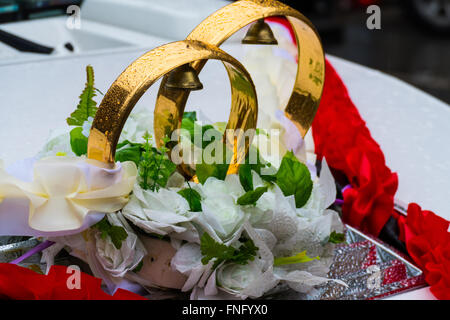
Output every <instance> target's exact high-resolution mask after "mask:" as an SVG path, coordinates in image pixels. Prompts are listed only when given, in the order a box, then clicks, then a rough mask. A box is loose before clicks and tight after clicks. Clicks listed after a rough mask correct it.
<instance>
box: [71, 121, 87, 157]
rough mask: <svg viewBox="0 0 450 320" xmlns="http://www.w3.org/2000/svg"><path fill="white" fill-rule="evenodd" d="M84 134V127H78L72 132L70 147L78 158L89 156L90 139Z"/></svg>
mask: <svg viewBox="0 0 450 320" xmlns="http://www.w3.org/2000/svg"><path fill="white" fill-rule="evenodd" d="M82 132H83V128H82V127H76V128H74V129H72V130H71V131H70V147H71V148H72V151H73V153H75V154H76V155H77V156H81V155H83V154H87V145H88V138H87V137H85V136H84V135H83V133H82Z"/></svg>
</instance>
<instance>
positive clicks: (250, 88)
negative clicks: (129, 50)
mask: <svg viewBox="0 0 450 320" xmlns="http://www.w3.org/2000/svg"><path fill="white" fill-rule="evenodd" d="M208 59H216V60H220V61H222V62H223V64H224V66H225V68H226V70H227V74H228V77H229V80H230V83H231V96H232V99H231V101H232V106H231V114H230V120H229V122H228V128H230V129H235V130H237V129H242V130H244V131H245V130H247V129H255V128H256V120H257V114H258V104H257V99H256V91H255V87H254V84H253V82H252V80H251V77H250V75H249V74H248V72H247V71H246V70H245V68H244V67H243V66H242V64H241V63H240V62H239V61H237V60H236V59H234V58H233V57H231V56H230V55H229V54H227V53H226V52H224V51H222V50H221V49H219V48H217V47H216V46H214V45H211V44H207V43H203V42H200V41H196V40H184V41H178V42H173V43H169V44H166V45H163V46H160V47H158V48H156V49H153V50H151V51H149V52H147V53H146V54H144V55H143V56H141V57H140V58H138V59H137V60H136V61H134V62H133V63H132V64H131V65H129V66H128V67H127V68H126V69H125V71H124V72H123V73H122V74H121V75H120V76H119V77H118V78H117V79H116V81H115V82H114V83H113V84H112V85H111V87H110V88H109V90H108V92H107V93H106V94H105V96H104V98H103V100H102V102H101V103H100V106H99V108H98V110H97V114H96V116H95V119H94V122H93V124H92V128H91V132H90V135H89V140H88V158H91V159H95V160H99V161H103V162H105V163H108V164H111V165H113V164H114V155H115V151H116V146H117V143H118V141H119V137H120V133H121V132H122V128H123V126H124V124H125V122H126V120H127V118H128V116H129V114H130V112H131V110H132V109H133V107H134V106H135V105H136V103H137V102H138V101H139V99H140V98H141V96H142V95H143V94H144V93H145V92H146V91H147V89H148V88H149V87H150V86H151V85H152V84H153V83H155V81H157V80H158V79H159V78H160V77H162V76H164V75H166V74H168V73H169V72H170V71H172V70H174V69H176V68H178V67H180V66H182V65H185V64H188V63H190V64H198V63H199V62H200V61H206V60H208ZM185 91H186V90H179V89H168V90H167V92H168V94H167V95H166V96H160V97H159V99H158V101H159V103H158V105H157V107H156V109H155V117H154V124H155V125H154V131H155V139H156V141H157V143H158V145H161V141H162V139H163V138H164V137H165V136H168V137H169V138H170V135H171V133H172V132H173V131H174V130H175V129H177V128H180V126H181V120H182V117H183V112H184V103H185V102H186V101H184V103H183V104H181V103H180V101H179V100H177V99H172V98H171V97H172V96H173V95H175V96H177V93H180V92H185ZM186 99H187V96H186ZM149 125H151V124H149ZM237 131H239V130H237ZM225 138H226V137H225ZM244 138H245V137H244ZM239 139H241V138H240V137H238V138H237V140H239ZM230 143H231V144H232V145H231V148H232V149H231V150H234V151H235V153H234V155H233V158H232V161H231V164H230V167H229V171H228V172H229V173H231V172H237V168H238V166H239V163H241V161H242V160H243V159H242V158H243V157H244V156H245V154H246V153H247V150H237V151H239V152H236V147H235V146H236V145H239V143H242V142H241V141H236V137H234V138H232V139H227V144H230ZM245 144H246V146H247V148H248V144H249V143H245ZM241 149H242V148H241Z"/></svg>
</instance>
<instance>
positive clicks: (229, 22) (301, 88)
mask: <svg viewBox="0 0 450 320" xmlns="http://www.w3.org/2000/svg"><path fill="white" fill-rule="evenodd" d="M273 16H284V17H286V18H287V20H288V21H289V23H290V24H291V26H292V28H293V31H294V33H295V37H296V40H297V48H298V67H297V76H296V79H295V84H294V88H293V91H292V94H291V97H290V99H289V102H288V104H287V106H286V107H285V109H284V110H285V115H286V117H287V118H289V119H290V120H291V121H292V122H293V123H294V124H295V125H296V127H297V128H298V130H299V131H300V133H301V135H302V137H304V136H305V135H306V133H307V131H308V129H309V128H310V127H311V124H312V121H313V119H314V116H315V114H316V112H317V108H318V107H319V102H320V98H321V96H322V90H323V85H324V80H325V58H324V52H323V48H322V44H321V41H320V38H319V36H318V33H317V31H316V30H315V28H314V26H313V25H312V24H311V22H310V21H309V20H308V19H307V18H305V17H304V16H303V15H302V14H301V13H300V12H298V11H296V10H294V9H292V8H291V7H289V6H287V5H284V4H282V3H281V2H278V1H274V0H241V1H237V2H234V3H232V4H230V5H227V6H225V7H223V8H222V9H220V10H218V11H216V12H215V13H213V14H212V15H210V16H209V17H208V18H206V19H205V20H204V21H203V22H202V23H200V24H199V25H198V26H197V27H196V28H195V29H194V30H193V31H192V32H191V34H189V36H188V37H187V38H186V40H199V41H202V42H206V43H209V44H212V45H215V46H220V45H221V44H222V43H223V42H224V41H225V40H227V39H228V38H229V37H230V36H231V35H233V34H234V33H235V32H236V31H238V30H240V29H241V28H243V27H245V26H246V25H248V24H250V23H252V22H255V21H257V20H259V19H262V18H267V17H273ZM205 63H206V61H197V62H194V63H193V64H192V67H193V68H194V69H195V70H196V71H197V73H199V72H200V71H201V69H202V68H203V66H204V65H205ZM166 81H167V77H164V79H163V81H162V83H161V86H160V89H159V92H158V98H157V102H156V107H155V110H158V109H159V108H164V103H165V101H166V100H167V99H170V100H172V101H177V102H178V106H179V108H180V112H181V113H182V112H183V110H184V107H185V104H186V101H187V98H188V96H189V91H184V92H183V91H178V92H173V91H170V90H169V89H168V88H166V86H165V83H166ZM155 126H159V124H158V123H156V119H155ZM157 138H161V137H158V136H157Z"/></svg>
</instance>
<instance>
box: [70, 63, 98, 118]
mask: <svg viewBox="0 0 450 320" xmlns="http://www.w3.org/2000/svg"><path fill="white" fill-rule="evenodd" d="M86 77H87V80H86V86H85V87H84V90H83V92H82V93H81V95H80V102H79V103H78V106H77V109H76V110H75V111H74V112H72V114H71V115H70V117H69V118H67V124H68V125H69V126H81V125H83V122H85V121H86V120H87V119H88V118H89V117H95V113H96V112H97V102H95V101H94V99H93V98H94V97H95V96H96V89H95V87H94V69H93V68H92V66H86Z"/></svg>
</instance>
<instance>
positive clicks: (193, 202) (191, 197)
mask: <svg viewBox="0 0 450 320" xmlns="http://www.w3.org/2000/svg"><path fill="white" fill-rule="evenodd" d="M178 194H179V195H181V196H182V197H183V198H185V199H186V200H187V202H188V203H189V207H190V209H191V211H192V212H200V211H202V203H201V200H202V197H201V196H200V194H199V193H198V192H197V191H195V190H194V189H192V188H190V187H189V188H186V189H183V190H180V191H178Z"/></svg>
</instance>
